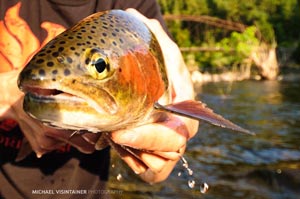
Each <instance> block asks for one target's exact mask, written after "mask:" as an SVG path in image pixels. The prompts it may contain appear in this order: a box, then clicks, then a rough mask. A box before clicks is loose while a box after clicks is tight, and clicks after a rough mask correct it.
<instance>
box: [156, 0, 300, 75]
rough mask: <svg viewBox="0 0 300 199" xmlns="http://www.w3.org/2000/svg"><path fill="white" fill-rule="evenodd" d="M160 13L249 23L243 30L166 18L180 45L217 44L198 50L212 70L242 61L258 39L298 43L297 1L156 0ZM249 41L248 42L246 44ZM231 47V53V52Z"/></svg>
mask: <svg viewBox="0 0 300 199" xmlns="http://www.w3.org/2000/svg"><path fill="white" fill-rule="evenodd" d="M158 2H159V3H160V5H161V9H162V12H163V13H164V14H175V15H179V14H182V15H194V16H200V15H209V16H212V17H218V18H221V19H225V20H229V21H233V22H239V23H242V24H245V25H247V26H250V28H248V29H247V30H246V31H245V32H243V33H232V31H230V30H226V29H222V28H217V27H213V26H211V25H207V24H203V23H201V24H200V23H196V22H189V21H180V20H177V21H167V25H168V27H169V29H170V32H171V34H172V35H173V36H174V39H175V41H176V42H177V43H178V45H179V46H180V47H189V46H202V47H216V46H217V47H221V48H223V49H225V50H224V51H218V52H200V53H197V54H195V56H194V57H196V59H197V61H198V62H200V64H201V65H205V67H210V68H211V69H212V70H215V69H216V68H217V69H218V68H222V67H224V66H229V65H230V64H233V63H234V64H236V65H238V64H237V63H238V62H240V63H241V62H242V60H243V59H245V57H247V56H249V53H250V51H251V49H252V48H253V47H254V46H257V45H258V42H259V41H262V42H265V43H267V44H269V45H270V46H271V45H273V46H274V45H279V46H281V45H284V46H295V45H297V43H300V34H299V33H300V25H299V22H300V6H299V2H300V1H297V0H247V1H239V0H187V1H183V0H179V1H178V0H158ZM254 27H256V28H254ZM255 33H256V35H255ZM249 43H250V45H249ZM233 50H234V52H233Z"/></svg>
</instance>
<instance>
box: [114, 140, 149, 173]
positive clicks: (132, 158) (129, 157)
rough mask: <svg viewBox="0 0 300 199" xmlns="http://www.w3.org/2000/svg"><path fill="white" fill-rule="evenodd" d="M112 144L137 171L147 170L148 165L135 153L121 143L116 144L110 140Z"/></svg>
mask: <svg viewBox="0 0 300 199" xmlns="http://www.w3.org/2000/svg"><path fill="white" fill-rule="evenodd" d="M109 142H110V146H111V147H113V149H115V151H116V152H117V153H118V155H119V156H120V157H121V158H122V160H123V161H124V162H126V163H127V165H128V166H129V167H130V168H131V169H132V170H133V171H134V172H135V173H136V174H141V173H144V172H145V171H146V170H147V166H146V165H145V164H144V163H143V162H142V161H141V160H139V159H138V158H137V157H136V156H135V155H134V154H132V153H131V152H129V151H128V150H126V149H125V148H123V147H122V146H120V145H117V144H115V143H114V142H113V141H111V140H109Z"/></svg>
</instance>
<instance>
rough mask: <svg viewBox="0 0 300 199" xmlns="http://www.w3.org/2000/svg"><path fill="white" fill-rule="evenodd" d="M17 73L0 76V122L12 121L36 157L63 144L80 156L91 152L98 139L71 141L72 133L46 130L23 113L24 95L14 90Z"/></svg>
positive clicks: (94, 136) (83, 137) (83, 136)
mask: <svg viewBox="0 0 300 199" xmlns="http://www.w3.org/2000/svg"><path fill="white" fill-rule="evenodd" d="M19 72H20V71H17V70H14V71H10V72H5V73H0V79H1V82H0V92H1V93H2V94H1V96H0V120H4V119H8V118H10V119H14V120H16V121H17V122H18V124H19V126H20V128H21V130H22V132H23V133H24V135H25V137H26V138H27V140H28V141H29V143H30V145H31V147H32V149H33V151H35V153H36V154H37V156H38V157H41V156H42V155H43V154H45V153H47V152H50V151H53V150H55V149H58V148H60V147H61V146H62V145H65V144H66V143H69V144H71V145H72V146H74V147H76V148H77V149H78V150H80V151H82V152H84V153H91V152H93V151H94V150H95V148H94V144H95V142H96V140H97V139H98V138H99V136H100V135H98V134H91V133H86V134H76V135H74V136H72V137H71V135H72V133H73V132H72V131H65V130H57V129H54V128H50V127H47V126H45V125H43V124H42V123H41V122H39V121H37V120H35V119H33V118H31V117H30V116H28V115H27V114H26V113H25V112H24V111H23V108H22V107H23V106H22V104H23V96H24V94H23V93H22V92H21V91H20V90H19V89H18V87H17V79H18V74H19Z"/></svg>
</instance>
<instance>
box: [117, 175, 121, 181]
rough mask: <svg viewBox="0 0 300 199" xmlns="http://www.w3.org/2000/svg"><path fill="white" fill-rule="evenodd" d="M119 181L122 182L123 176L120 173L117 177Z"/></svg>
mask: <svg viewBox="0 0 300 199" xmlns="http://www.w3.org/2000/svg"><path fill="white" fill-rule="evenodd" d="M117 180H118V181H121V180H122V175H121V174H120V173H119V174H118V175H117Z"/></svg>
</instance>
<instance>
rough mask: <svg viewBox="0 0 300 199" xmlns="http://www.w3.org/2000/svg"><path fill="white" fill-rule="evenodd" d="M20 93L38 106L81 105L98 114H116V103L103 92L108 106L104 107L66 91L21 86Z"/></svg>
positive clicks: (85, 97)
mask: <svg viewBox="0 0 300 199" xmlns="http://www.w3.org/2000/svg"><path fill="white" fill-rule="evenodd" d="M22 91H23V92H24V93H25V97H27V98H30V99H32V100H33V101H35V102H37V105H38V104H41V103H44V104H46V103H57V104H65V105H68V106H72V105H75V106H76V105H82V106H87V107H88V106H89V107H90V108H93V109H94V110H96V112H98V113H100V114H115V113H116V109H117V108H116V103H115V101H114V99H113V98H112V97H111V95H110V94H109V93H108V92H105V91H104V90H103V92H104V94H105V95H106V96H105V97H106V98H107V96H109V100H108V103H109V104H110V106H108V105H107V104H106V106H100V105H98V103H96V102H95V101H94V100H92V99H90V98H88V97H87V96H85V95H83V94H82V95H79V94H77V93H71V92H68V91H63V90H58V89H53V88H42V87H35V86H23V87H22Z"/></svg>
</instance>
